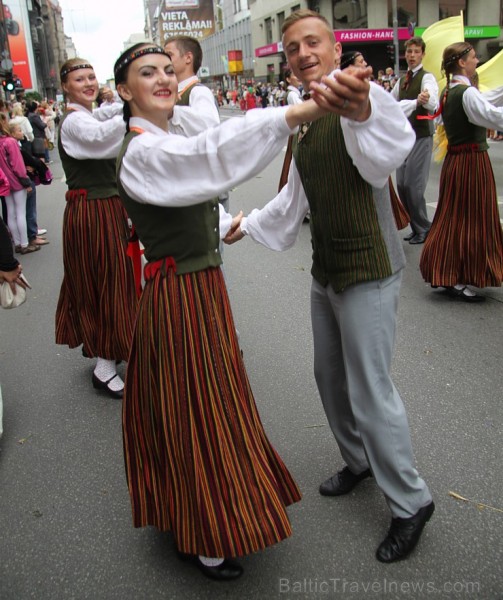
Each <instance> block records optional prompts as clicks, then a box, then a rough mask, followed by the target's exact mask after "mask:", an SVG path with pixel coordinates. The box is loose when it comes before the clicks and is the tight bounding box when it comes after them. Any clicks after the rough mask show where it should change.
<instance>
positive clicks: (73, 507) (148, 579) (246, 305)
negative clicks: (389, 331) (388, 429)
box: [0, 111, 503, 600]
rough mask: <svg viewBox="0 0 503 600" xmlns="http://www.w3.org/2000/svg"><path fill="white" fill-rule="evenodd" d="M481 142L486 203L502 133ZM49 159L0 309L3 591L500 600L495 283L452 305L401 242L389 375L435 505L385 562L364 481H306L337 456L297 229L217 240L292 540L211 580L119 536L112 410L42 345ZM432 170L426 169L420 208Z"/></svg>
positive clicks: (501, 156)
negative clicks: (289, 243)
mask: <svg viewBox="0 0 503 600" xmlns="http://www.w3.org/2000/svg"><path fill="white" fill-rule="evenodd" d="M228 113H230V111H222V114H223V117H224V118H226V116H227V114H228ZM490 152H491V157H492V160H493V166H494V170H495V173H496V177H497V180H498V190H499V193H500V196H501V195H503V173H502V168H501V167H502V165H503V144H502V143H500V144H498V143H493V144H491V149H490ZM281 160H282V157H279V158H278V159H277V160H276V161H274V162H273V163H272V164H271V165H270V166H269V167H268V169H267V170H266V171H264V172H263V173H262V174H261V175H260V176H258V177H256V178H255V179H253V180H252V181H250V182H248V183H247V184H245V185H242V186H240V187H239V188H238V189H236V190H233V192H232V194H231V210H232V211H233V212H236V211H237V210H239V209H241V208H242V209H243V210H244V211H245V212H248V211H249V210H251V208H253V207H254V206H261V205H263V204H264V203H265V202H266V200H267V199H268V198H270V197H272V195H273V194H274V190H275V188H276V185H277V179H278V174H279V171H280V167H281ZM52 167H53V171H54V174H55V176H56V178H55V180H54V182H53V184H52V185H51V186H49V187H39V188H38V194H39V200H38V210H39V223H40V225H41V226H43V227H46V228H47V229H48V230H49V233H48V237H49V239H50V242H51V243H50V245H48V246H45V247H44V248H42V250H41V251H40V252H37V253H34V254H31V255H26V256H24V257H23V260H22V262H23V265H24V269H25V273H26V276H27V277H28V279H29V280H30V282H31V284H32V286H33V290H32V291H30V293H29V299H28V301H27V302H26V304H25V305H23V306H22V307H20V308H18V309H16V310H13V311H1V312H0V381H1V384H2V393H3V403H4V434H3V438H2V439H1V441H0V599H1V600H25V599H28V598H36V599H39V600H69V599H78V600H80V599H87V598H89V599H93V600H115V599H117V600H119V599H120V600H137V599H138V600H157V599H176V598H184V599H185V598H188V599H196V598H201V599H206V598H208V599H209V598H211V599H212V600H215V599H218V598H226V599H228V598H245V599H263V598H264V599H265V598H267V599H268V598H325V597H334V598H355V599H360V598H361V599H363V598H386V599H388V598H389V599H392V598H393V599H394V598H396V599H402V598H427V597H432V598H474V599H477V600H478V599H487V600H493V599H496V598H502V597H503V584H502V575H501V564H502V558H503V557H502V548H503V546H502V543H501V538H502V529H503V527H502V525H503V512H502V510H503V481H502V476H501V464H502V447H501V439H502V435H501V434H502V406H503V402H502V400H503V390H502V379H501V378H502V373H503V358H502V349H503V348H502V340H503V321H502V316H503V312H502V311H503V290H502V289H495V288H491V289H487V290H484V293H485V294H486V295H487V296H488V301H487V302H485V303H484V304H482V305H468V304H465V303H461V302H455V301H451V300H449V299H447V298H446V297H444V295H443V294H442V293H440V292H436V291H432V290H431V289H430V288H429V287H428V286H426V285H425V284H424V282H423V281H422V279H421V276H420V273H419V270H418V261H419V255H420V252H421V247H418V246H410V245H409V244H406V243H405V242H404V248H405V252H406V255H407V260H408V265H407V267H406V269H405V273H404V281H403V286H402V291H401V299H400V309H399V323H398V332H397V340H396V351H395V359H394V364H393V374H394V379H395V383H396V385H397V387H398V388H399V390H400V392H401V394H402V397H403V400H404V402H405V404H406V406H407V411H408V416H409V422H410V427H411V432H412V438H413V444H414V450H415V456H416V461H417V467H418V469H419V471H420V472H421V474H422V476H423V477H424V478H425V479H426V481H427V482H428V485H429V486H430V489H431V491H432V493H433V496H434V499H435V502H436V506H437V510H436V512H435V515H434V517H433V519H432V521H431V522H430V523H429V524H428V525H427V527H426V529H425V532H424V535H423V538H422V540H421V543H420V545H419V547H418V548H417V550H416V551H415V552H414V554H413V555H412V556H411V557H410V558H409V560H407V561H404V562H403V563H398V564H393V565H383V564H380V563H378V562H377V561H376V560H375V558H374V552H375V549H376V547H377V545H378V544H379V542H380V541H381V539H382V538H383V537H384V535H385V533H386V531H387V528H388V526H389V518H390V517H389V512H388V509H387V506H386V504H385V502H384V500H383V497H382V494H381V493H380V492H379V490H378V489H377V487H376V486H375V484H374V483H373V482H372V481H371V480H366V481H365V482H364V483H362V484H361V485H360V486H359V487H358V488H357V489H356V490H355V491H354V492H353V493H351V494H349V495H348V496H345V497H342V498H339V499H327V498H323V497H321V496H319V494H318V492H317V488H318V485H319V483H320V482H321V481H322V480H324V479H325V478H326V477H327V476H329V475H331V474H332V473H333V472H334V471H335V470H337V468H339V467H340V466H341V458H340V455H339V452H338V450H337V447H336V444H335V442H334V440H333V437H332V435H331V432H330V430H329V428H328V426H327V424H326V420H325V417H324V413H323V410H322V407H321V403H320V400H319V397H318V395H317V391H316V387H315V384H314V380H313V374H312V342H311V332H310V319H309V287H310V279H311V277H310V273H309V270H310V256H311V251H310V239H309V231H308V227H307V226H305V227H303V229H302V232H301V235H300V237H299V240H298V242H297V244H296V246H295V247H294V248H293V249H291V250H289V251H288V252H285V253H282V254H279V253H274V252H270V251H268V250H265V249H264V248H262V247H260V246H258V245H256V244H254V243H253V242H252V241H251V240H249V239H245V240H243V241H242V242H240V243H239V244H236V245H235V246H233V247H230V248H226V249H225V254H224V259H225V270H226V276H227V278H228V281H229V287H230V293H231V298H232V303H233V308H234V315H235V319H236V324H237V328H238V330H239V333H240V340H241V343H242V347H243V351H244V357H245V361H246V365H247V368H248V372H249V376H250V379H251V382H252V386H253V389H254V392H255V396H256V401H257V405H258V406H259V410H260V413H261V416H262V420H263V422H264V426H265V428H266V431H267V432H268V434H269V436H270V438H271V440H272V441H273V443H274V444H275V446H276V448H277V450H278V451H279V452H280V454H281V456H282V457H283V459H284V460H285V462H286V463H287V465H288V466H289V468H290V469H291V471H292V473H293V474H294V476H295V478H296V480H297V481H298V483H299V485H300V487H301V489H302V491H303V495H304V497H303V500H302V501H301V502H300V503H299V504H297V505H295V506H293V507H291V509H290V510H289V513H290V515H291V519H292V523H293V530H294V534H293V536H292V537H291V538H290V539H289V540H287V541H285V542H283V543H282V544H279V545H278V546H276V547H274V548H270V549H268V550H267V551H265V552H263V553H259V554H256V555H253V556H250V557H247V558H246V559H245V560H244V561H243V564H244V567H245V574H244V576H243V577H242V578H241V579H240V580H239V581H237V582H235V583H232V584H219V583H216V582H212V581H209V580H206V579H204V578H203V577H202V575H200V574H199V573H198V572H195V571H194V570H193V568H191V567H190V566H188V565H186V564H182V563H180V562H178V561H177V559H176V558H175V555H174V552H173V547H172V541H171V539H170V536H169V534H160V533H157V532H156V531H155V530H153V529H147V530H135V529H133V527H132V525H131V514H130V507H129V498H128V494H127V489H126V484H125V476H124V465H123V457H122V445H121V443H122V442H121V423H120V418H121V403H120V402H118V401H114V400H112V399H109V398H107V397H105V396H103V395H102V394H100V393H99V392H97V391H95V390H94V389H93V388H92V386H91V373H92V369H93V362H92V361H89V360H86V359H84V358H83V357H82V356H81V354H80V351H79V350H69V349H67V348H65V347H61V346H56V345H55V344H54V313H55V308H56V303H57V298H58V292H59V286H60V283H61V278H62V262H61V223H62V214H63V210H64V204H65V202H64V191H65V185H64V184H63V183H61V177H62V170H61V166H60V164H59V162H58V161H56V162H55V164H54V165H52ZM438 175H439V167H438V166H437V165H433V166H432V172H431V177H430V184H429V188H428V194H427V197H428V202H429V208H430V210H431V212H432V214H433V211H434V206H435V201H436V190H437V188H438ZM167 178H168V175H167ZM451 491H452V492H456V493H458V494H460V495H462V496H463V497H465V498H466V499H468V500H469V501H468V502H464V501H461V500H457V499H455V498H453V497H452V496H450V495H449V492H451ZM482 504H484V505H487V507H482V506H481V505H482ZM496 509H498V510H496Z"/></svg>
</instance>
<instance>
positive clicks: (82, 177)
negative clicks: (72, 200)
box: [58, 111, 119, 200]
mask: <svg viewBox="0 0 503 600" xmlns="http://www.w3.org/2000/svg"><path fill="white" fill-rule="evenodd" d="M69 114H70V111H69V112H66V113H65V114H64V115H63V118H62V119H61V122H60V124H59V131H60V132H61V127H62V126H63V123H64V121H65V119H66V117H67V116H68V115H69ZM58 150H59V156H60V158H61V164H62V165H63V170H64V172H65V176H66V185H67V186H68V189H69V190H87V198H88V199H89V200H95V199H97V198H110V197H111V196H118V195H119V192H118V190H117V185H116V183H115V159H114V158H110V159H103V158H98V159H91V158H88V159H82V160H77V159H76V158H73V157H72V156H69V155H68V154H67V153H66V152H65V149H64V148H63V144H62V143H61V134H60V135H59V136H58Z"/></svg>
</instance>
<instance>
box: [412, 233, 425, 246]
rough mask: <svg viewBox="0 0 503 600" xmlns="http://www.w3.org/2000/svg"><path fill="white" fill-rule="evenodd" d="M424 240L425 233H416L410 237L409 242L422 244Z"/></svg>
mask: <svg viewBox="0 0 503 600" xmlns="http://www.w3.org/2000/svg"><path fill="white" fill-rule="evenodd" d="M425 240H426V235H425V234H423V233H418V234H416V235H415V236H413V237H411V238H410V240H409V244H424V242H425Z"/></svg>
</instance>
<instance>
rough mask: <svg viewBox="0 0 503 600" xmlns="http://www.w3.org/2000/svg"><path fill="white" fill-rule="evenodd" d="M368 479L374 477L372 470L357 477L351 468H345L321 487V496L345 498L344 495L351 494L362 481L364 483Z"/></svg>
mask: <svg viewBox="0 0 503 600" xmlns="http://www.w3.org/2000/svg"><path fill="white" fill-rule="evenodd" d="M367 477H372V473H371V472H370V469H367V470H366V471H363V472H362V473H359V474H358V475H355V474H354V473H352V472H351V471H350V470H349V467H344V469H342V471H338V472H337V473H336V474H335V475H333V476H332V477H330V479H327V480H326V481H324V482H323V483H322V484H321V485H320V494H321V495H322V496H343V495H344V494H349V492H350V491H351V490H352V489H353V488H354V487H356V486H357V485H358V484H359V483H360V481H363V479H366V478H367Z"/></svg>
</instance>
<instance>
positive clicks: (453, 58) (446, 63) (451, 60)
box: [443, 46, 473, 69]
mask: <svg viewBox="0 0 503 600" xmlns="http://www.w3.org/2000/svg"><path fill="white" fill-rule="evenodd" d="M470 50H473V46H468V48H465V49H464V50H463V51H462V52H459V53H458V54H454V55H453V56H450V57H449V58H448V59H447V60H444V65H443V66H444V69H445V67H448V66H449V65H451V64H453V63H455V62H457V61H458V60H459V59H460V58H463V56H464V55H465V54H468V52H470Z"/></svg>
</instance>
